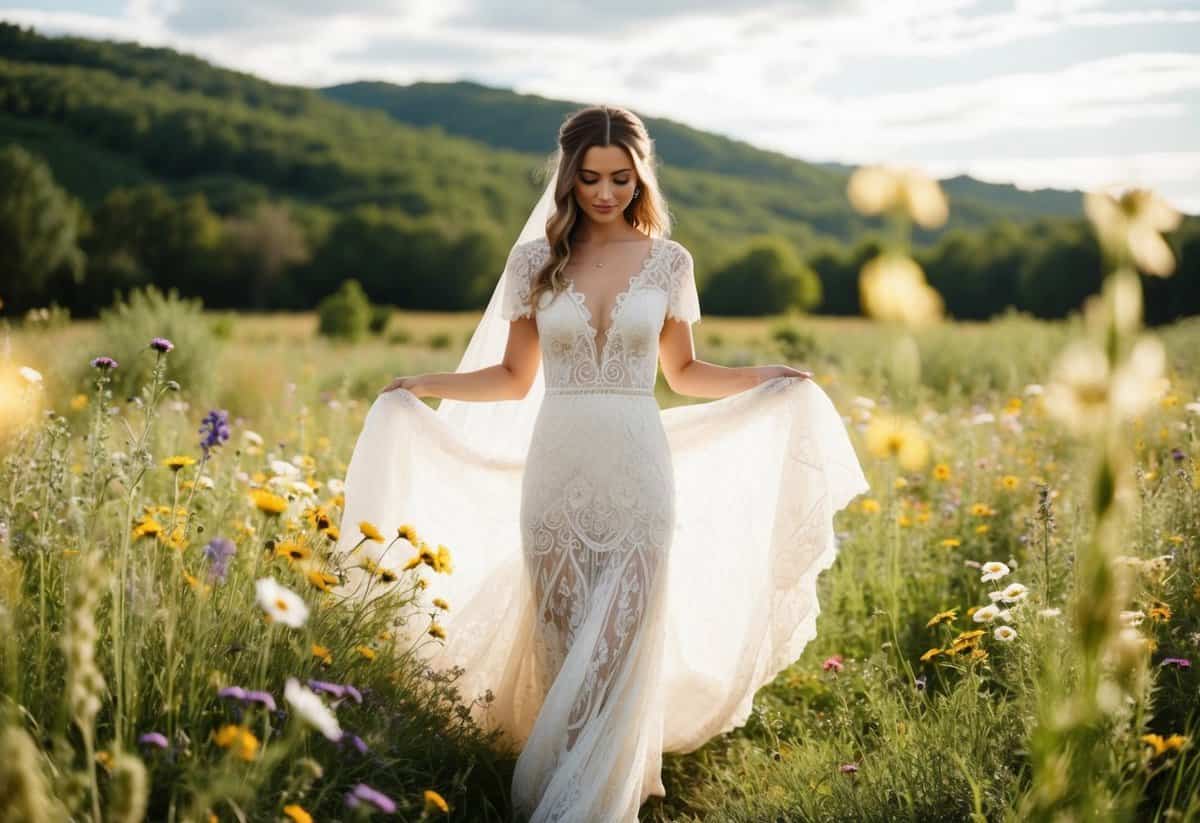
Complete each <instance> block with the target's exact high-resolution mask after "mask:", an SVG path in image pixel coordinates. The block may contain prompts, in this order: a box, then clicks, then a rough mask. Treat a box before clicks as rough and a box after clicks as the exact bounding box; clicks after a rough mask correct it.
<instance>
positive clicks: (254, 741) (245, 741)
mask: <svg viewBox="0 0 1200 823" xmlns="http://www.w3.org/2000/svg"><path fill="white" fill-rule="evenodd" d="M213 742H214V743H216V744H217V745H218V746H220V747H221V748H222V749H229V748H233V747H236V751H237V754H238V757H240V758H242V760H253V759H254V756H255V755H256V754H258V746H259V743H258V738H257V737H255V736H254V733H253V732H252V731H250V729H248V728H246V727H245V726H240V725H236V724H234V723H226V724H225V725H224V726H222V727H221V728H220V729H219V730H218V731H216V732H214V733H213Z"/></svg>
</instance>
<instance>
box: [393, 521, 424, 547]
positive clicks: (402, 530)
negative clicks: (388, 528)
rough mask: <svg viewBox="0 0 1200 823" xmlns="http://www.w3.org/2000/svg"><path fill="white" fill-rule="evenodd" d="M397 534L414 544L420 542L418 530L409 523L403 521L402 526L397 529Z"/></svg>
mask: <svg viewBox="0 0 1200 823" xmlns="http://www.w3.org/2000/svg"><path fill="white" fill-rule="evenodd" d="M396 536H397V537H402V538H404V539H405V540H407V541H408V542H409V543H412V544H413V545H414V546H415V545H417V543H419V542H420V540H419V538H418V537H417V530H416V529H415V528H413V527H412V526H411V525H409V524H408V523H402V524H401V525H400V527H399V528H398V529H396Z"/></svg>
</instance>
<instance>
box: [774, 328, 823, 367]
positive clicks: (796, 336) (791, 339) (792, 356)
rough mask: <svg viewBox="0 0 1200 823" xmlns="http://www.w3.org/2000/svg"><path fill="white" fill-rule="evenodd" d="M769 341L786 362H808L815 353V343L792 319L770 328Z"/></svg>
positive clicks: (814, 339)
mask: <svg viewBox="0 0 1200 823" xmlns="http://www.w3.org/2000/svg"><path fill="white" fill-rule="evenodd" d="M771 339H772V340H774V341H775V344H776V345H777V346H779V350H780V351H781V352H782V353H783V356H784V357H786V358H787V359H788V360H791V361H796V360H809V359H811V358H812V357H813V355H815V354H816V353H817V341H816V338H814V337H813V336H812V335H811V334H809V333H808V332H806V331H804V330H803V329H802V328H801V327H800V324H799V323H797V322H796V321H795V320H794V319H792V318H790V317H789V318H787V319H784V320H780V321H779V322H778V323H776V324H775V325H774V326H772V327H771Z"/></svg>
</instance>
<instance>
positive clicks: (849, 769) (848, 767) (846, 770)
mask: <svg viewBox="0 0 1200 823" xmlns="http://www.w3.org/2000/svg"><path fill="white" fill-rule="evenodd" d="M838 771H840V772H841V773H842V774H854V773H855V772H857V771H858V764H857V763H843V764H842V765H841V766H839V767H838Z"/></svg>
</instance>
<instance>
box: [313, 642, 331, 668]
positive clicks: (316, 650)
mask: <svg viewBox="0 0 1200 823" xmlns="http://www.w3.org/2000/svg"><path fill="white" fill-rule="evenodd" d="M312 656H313V657H315V658H317V659H318V660H320V661H321V662H322V663H324V664H325V665H326V666H328V665H329V664H330V663H332V662H333V652H332V651H330V650H329V648H328V647H327V646H322V645H321V644H320V643H313V644H312Z"/></svg>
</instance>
